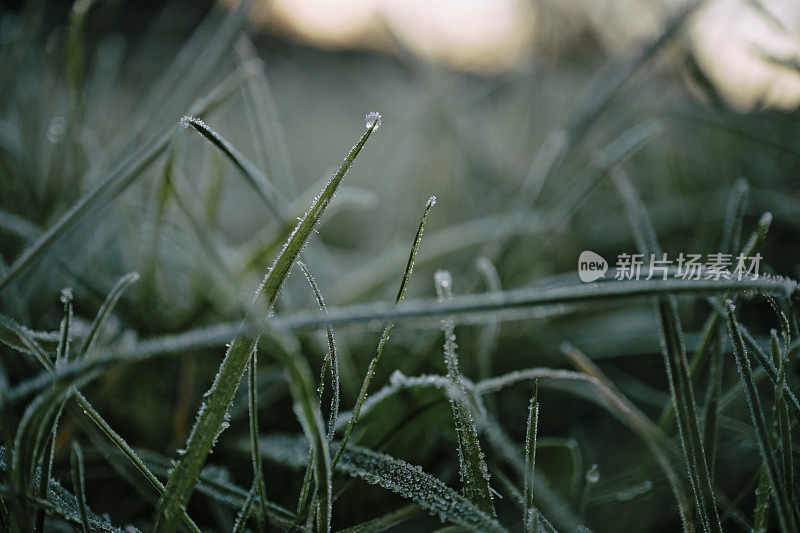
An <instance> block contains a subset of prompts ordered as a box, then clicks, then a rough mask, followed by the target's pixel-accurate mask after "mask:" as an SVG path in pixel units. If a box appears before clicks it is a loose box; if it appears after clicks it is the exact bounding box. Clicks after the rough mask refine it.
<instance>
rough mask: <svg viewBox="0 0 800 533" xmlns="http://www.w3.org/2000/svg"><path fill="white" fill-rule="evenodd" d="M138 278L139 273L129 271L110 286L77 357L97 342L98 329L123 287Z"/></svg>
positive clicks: (106, 318)
mask: <svg viewBox="0 0 800 533" xmlns="http://www.w3.org/2000/svg"><path fill="white" fill-rule="evenodd" d="M138 280H139V274H138V273H137V272H131V273H129V274H125V275H124V276H122V277H121V278H120V279H119V281H118V282H117V283H116V284H115V285H114V288H112V289H111V292H109V293H108V296H107V297H106V300H105V301H104V302H103V305H102V306H100V310H99V311H98V312H97V316H95V317H94V320H93V321H92V325H91V326H90V327H89V333H88V335H86V338H84V339H83V344H82V345H81V348H80V350H79V351H78V355H77V357H79V358H80V357H85V356H86V354H87V353H89V351H90V350H91V349H92V348H93V347H94V344H95V342H97V337H98V336H99V334H100V330H101V329H102V327H103V325H104V324H105V323H106V321H107V320H108V317H109V316H111V311H113V310H114V307H115V306H116V305H117V302H118V301H119V299H120V297H121V296H122V293H123V292H125V289H127V288H128V287H130V286H131V285H133V284H134V283H136V282H137V281H138Z"/></svg>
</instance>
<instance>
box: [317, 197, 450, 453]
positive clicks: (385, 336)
mask: <svg viewBox="0 0 800 533" xmlns="http://www.w3.org/2000/svg"><path fill="white" fill-rule="evenodd" d="M434 205H436V197H435V196H431V197H430V198H428V202H427V203H426V204H425V212H424V213H423V215H422V219H421V220H420V222H419V226H418V227H417V233H416V235H414V242H413V243H412V244H411V252H410V253H409V254H408V261H406V268H405V270H404V271H403V279H402V281H401V282H400V289H399V290H398V291H397V296H396V297H395V301H394V306H393V307H396V306H397V304H399V303H400V302H401V301H403V297H404V296H405V294H406V289H407V288H408V283H409V281H410V280H411V273H412V272H413V270H414V263H415V261H416V258H417V253H418V251H419V248H420V245H421V244H422V233H423V231H424V229H425V222H427V220H428V214H429V213H430V212H431V209H432V208H433V206H434ZM326 316H327V313H326ZM393 327H394V323H392V322H390V323H389V324H388V325H387V326H386V327H385V328H384V330H383V333H382V334H381V338H380V340H379V341H378V349H377V350H376V352H375V357H373V358H372V360H371V361H370V362H369V366H368V367H367V372H366V374H365V376H364V381H363V383H362V384H361V390H360V391H359V393H358V397H357V398H356V404H355V406H354V407H353V413H352V415H351V416H350V420H348V422H347V426H346V427H345V429H344V435H343V436H342V441H341V446H339V450H338V451H337V452H336V455H334V457H333V461H331V465H332V468H335V467H336V463H337V462H338V461H339V458H340V457H341V455H342V453H343V452H344V450H345V449H346V447H347V443H348V441H349V440H350V435H351V434H352V433H353V428H354V427H355V425H356V424H357V423H358V418H359V416H360V415H361V407H362V406H363V405H364V401H365V400H366V399H367V394H368V393H369V385H370V383H371V382H372V376H373V375H374V374H375V368H376V367H377V366H378V361H380V359H381V355H382V354H383V348H384V347H385V346H386V343H387V342H389V334H390V333H391V332H392V328H393Z"/></svg>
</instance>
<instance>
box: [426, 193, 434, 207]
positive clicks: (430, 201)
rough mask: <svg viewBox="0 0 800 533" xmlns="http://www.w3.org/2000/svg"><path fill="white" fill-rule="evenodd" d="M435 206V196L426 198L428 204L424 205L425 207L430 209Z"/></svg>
mask: <svg viewBox="0 0 800 533" xmlns="http://www.w3.org/2000/svg"><path fill="white" fill-rule="evenodd" d="M435 205H436V195H433V196H431V197H430V198H428V203H427V204H425V207H426V208H428V209H430V208H431V207H433V206H435Z"/></svg>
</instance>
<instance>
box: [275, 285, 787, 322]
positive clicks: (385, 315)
mask: <svg viewBox="0 0 800 533" xmlns="http://www.w3.org/2000/svg"><path fill="white" fill-rule="evenodd" d="M796 287H797V282H796V281H793V280H790V279H787V278H781V277H778V276H774V277H772V276H771V277H766V276H761V277H759V278H758V279H755V280H753V279H742V280H736V279H730V280H725V279H720V280H713V279H710V280H691V279H666V280H660V279H659V280H656V279H652V280H636V279H633V280H624V281H614V282H602V283H580V284H578V283H574V284H573V283H570V284H563V285H559V286H550V287H527V288H523V289H516V290H509V291H504V292H502V293H498V294H493V293H489V294H480V295H456V296H453V298H452V299H451V300H448V301H446V302H439V301H437V300H414V301H411V300H409V301H406V302H405V303H403V304H401V305H396V306H395V305H387V304H383V303H378V304H359V305H352V306H347V307H340V308H334V307H332V308H329V309H328V313H327V314H326V315H324V316H320V315H319V313H313V314H312V313H308V312H298V313H295V314H286V315H281V316H276V317H275V318H274V321H273V323H274V324H275V325H276V326H278V327H282V328H286V329H292V330H295V329H315V328H319V327H323V326H326V325H333V326H336V325H344V324H368V323H370V322H372V321H374V320H387V321H388V320H392V321H399V320H414V321H419V320H421V319H431V318H441V317H443V316H451V317H453V318H454V319H455V320H456V321H457V323H460V322H462V321H463V322H464V323H468V322H469V323H484V322H486V321H489V320H496V319H498V318H500V319H507V320H508V319H515V318H520V317H527V316H529V315H530V313H531V312H533V311H547V310H548V309H552V308H554V307H556V306H559V310H560V312H561V313H563V312H564V306H570V305H581V304H592V303H599V302H609V303H610V302H613V301H615V300H634V299H641V298H648V297H653V296H663V295H665V294H675V295H681V294H686V295H689V294H693V295H708V294H727V292H728V291H734V292H740V293H747V292H757V293H764V294H773V295H776V296H782V297H787V296H788V295H790V294H791V293H792V291H794V290H795V288H796ZM523 312H524V313H525V314H521V313H523ZM498 314H499V317H498Z"/></svg>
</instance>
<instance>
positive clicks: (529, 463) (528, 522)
mask: <svg viewBox="0 0 800 533" xmlns="http://www.w3.org/2000/svg"><path fill="white" fill-rule="evenodd" d="M538 433H539V382H538V381H535V382H534V384H533V395H532V396H531V403H530V406H529V407H528V423H527V425H526V426H525V480H524V485H523V498H524V502H525V503H524V511H523V516H522V523H523V526H524V529H525V531H528V532H531V533H535V532H536V531H537V530H538V518H539V513H538V512H536V507H535V506H534V503H533V474H534V469H535V468H536V436H537V435H538Z"/></svg>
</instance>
